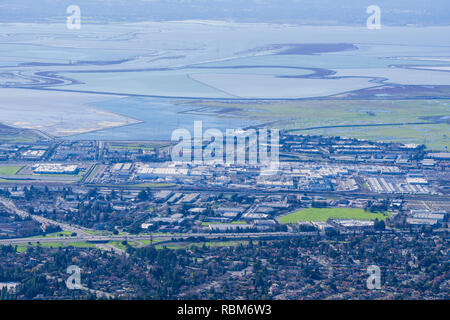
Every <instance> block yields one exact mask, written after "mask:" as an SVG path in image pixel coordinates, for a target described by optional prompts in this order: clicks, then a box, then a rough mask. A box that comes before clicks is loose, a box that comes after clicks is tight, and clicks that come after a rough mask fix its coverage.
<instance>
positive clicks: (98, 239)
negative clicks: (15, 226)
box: [0, 232, 317, 245]
mask: <svg viewBox="0 0 450 320" xmlns="http://www.w3.org/2000/svg"><path fill="white" fill-rule="evenodd" d="M316 234H317V232H305V233H298V232H297V233H292V232H249V233H192V234H191V233H188V234H179V235H175V234H154V235H152V238H153V240H161V241H172V240H187V239H189V238H192V237H197V238H198V237H204V238H205V239H207V240H213V239H221V240H223V239H224V238H225V239H248V238H252V239H257V238H269V237H270V238H272V237H273V238H280V237H291V236H307V235H316ZM149 239H150V235H111V236H97V235H92V234H87V235H83V236H76V237H68V236H66V237H34V238H14V239H0V245H20V244H28V243H38V242H45V243H70V242H78V241H90V242H109V241H142V240H149Z"/></svg>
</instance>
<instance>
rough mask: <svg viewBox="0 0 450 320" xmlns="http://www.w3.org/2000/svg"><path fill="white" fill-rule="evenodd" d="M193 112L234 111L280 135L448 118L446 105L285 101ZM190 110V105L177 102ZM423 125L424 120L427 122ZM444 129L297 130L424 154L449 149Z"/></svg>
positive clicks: (227, 104) (449, 103)
mask: <svg viewBox="0 0 450 320" xmlns="http://www.w3.org/2000/svg"><path fill="white" fill-rule="evenodd" d="M195 103H196V106H198V105H201V106H206V107H216V108H217V107H220V108H233V109H235V110H237V111H233V114H236V115H237V116H243V117H247V118H248V117H250V118H252V119H254V120H259V121H262V122H273V121H276V120H281V121H279V122H277V123H274V124H273V125H272V127H277V128H279V129H307V128H311V127H322V126H343V125H364V124H386V123H416V122H430V121H431V120H429V119H430V118H427V117H442V116H449V115H450V108H449V107H450V100H332V99H327V100H313V99H308V100H291V101H290V100H285V101H255V102H240V101H236V102H228V101H227V102H221V101H202V102H198V101H196V102H195ZM181 104H185V105H189V104H192V102H181ZM427 119H428V120H427ZM448 132H449V125H448V124H447V123H444V122H442V123H438V124H429V125H428V124H427V125H406V126H392V127H387V126H379V127H354V128H345V127H342V128H324V129H311V130H301V131H298V133H303V134H312V135H313V134H321V135H328V136H345V137H350V138H358V139H369V140H381V141H393V142H402V143H417V144H423V143H425V144H426V146H427V148H429V149H437V150H444V149H445V147H450V141H449V137H448Z"/></svg>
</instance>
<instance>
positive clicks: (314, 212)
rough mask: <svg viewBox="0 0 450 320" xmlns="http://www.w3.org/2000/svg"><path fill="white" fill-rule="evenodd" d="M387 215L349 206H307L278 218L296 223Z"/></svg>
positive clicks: (381, 217)
mask: <svg viewBox="0 0 450 320" xmlns="http://www.w3.org/2000/svg"><path fill="white" fill-rule="evenodd" d="M388 216H390V214H389V213H387V214H386V215H385V214H383V213H381V212H367V211H364V210H363V209H350V208H309V209H304V210H300V211H297V212H294V213H291V214H288V215H286V216H283V217H281V218H280V219H279V221H280V223H283V224H287V223H296V222H298V221H327V220H328V219H330V218H331V219H353V220H375V219H378V220H384V219H386V218H387V217H388Z"/></svg>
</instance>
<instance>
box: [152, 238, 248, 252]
mask: <svg viewBox="0 0 450 320" xmlns="http://www.w3.org/2000/svg"><path fill="white" fill-rule="evenodd" d="M248 243H249V242H248V241H247V240H231V241H208V242H198V243H180V244H178V243H177V244H175V243H174V244H167V245H156V246H155V249H159V250H161V249H171V250H178V249H187V248H191V247H203V246H206V247H209V248H211V247H234V246H238V245H240V244H242V245H247V244H248Z"/></svg>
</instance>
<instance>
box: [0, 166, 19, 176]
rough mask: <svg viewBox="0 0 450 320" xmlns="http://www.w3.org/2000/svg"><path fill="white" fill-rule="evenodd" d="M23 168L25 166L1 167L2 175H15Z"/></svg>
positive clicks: (0, 173) (0, 172)
mask: <svg viewBox="0 0 450 320" xmlns="http://www.w3.org/2000/svg"><path fill="white" fill-rule="evenodd" d="M22 168H23V166H6V167H0V175H2V176H14V175H16V174H17V172H19V170H20V169H22Z"/></svg>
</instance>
